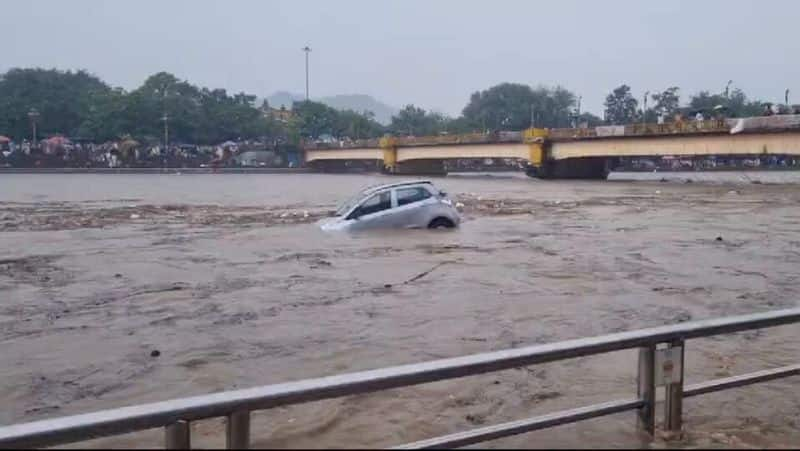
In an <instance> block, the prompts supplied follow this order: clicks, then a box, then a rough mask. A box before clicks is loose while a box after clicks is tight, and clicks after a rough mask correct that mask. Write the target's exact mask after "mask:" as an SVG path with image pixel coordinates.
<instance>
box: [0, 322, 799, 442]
mask: <svg viewBox="0 0 800 451" xmlns="http://www.w3.org/2000/svg"><path fill="white" fill-rule="evenodd" d="M799 321H800V308H795V309H789V310H780V311H774V312H767V313H757V314H751V315H744V316H736V317H731V318H721V319H709V320H702V321H695V322H688V323H683V324H677V325H670V326H662V327H655V328H651V329H643V330H636V331H630V332H622V333H615V334H611V335H603V336H599V337H592V338H581V339H577V340H569V341H562V342H559V343H551V344H545V345H537V346H530V347H525V348H519V349H511V350H505V351H496V352H489V353H484V354H475V355H470V356H465V357H457V358H450V359H443V360H436V361H431V362H425V363H419V364H413V365H402V366H396V367H391V368H384V369H378V370H371V371H363V372H358V373H350V374H343V375H339V376H330V377H322V378H318V379H308V380H303V381H298V382H289V383H283V384H276V385H267V386H264V387H258V388H251V389H245V390H236V391H228V392H222V393H216V394H211V395H204V396H196V397H191V398H183V399H175V400H171V401H163V402H157V403H152V404H142V405H138V406H132V407H124V408H120V409H112V410H104V411H100V412H95V413H89V414H84V415H75V416H69V417H63V418H56V419H51V420H43V421H37V422H32V423H25V424H18V425H13V426H4V427H0V448H12V447H13V448H33V447H44V446H52V445H61V444H67V443H73V442H79V441H85V440H90V439H93V438H98V437H104V436H113V435H120V434H125V433H130V432H134V431H140V430H145V429H152V428H159V427H163V428H164V429H165V446H166V447H167V448H189V447H190V446H191V437H190V428H189V423H190V422H191V421H196V420H202V419H208V418H215V417H226V418H227V426H226V431H227V445H228V447H229V448H246V447H248V445H249V444H250V413H251V412H253V411H256V410H264V409H271V408H274V407H278V406H285V405H290V404H299V403H304V402H309V401H318V400H322V399H329V398H338V397H342V396H348V395H356V394H362V393H368V392H376V391H380V390H386V389H391V388H398V387H408V386H412V385H417V384H424V383H429V382H434V381H441V380H447V379H455V378H460V377H465V376H473V375H478V374H484V373H490V372H495V371H501V370H506V369H511V368H517V367H522V366H528V365H535V364H541V363H545V362H554V361H558V360H565V359H573V358H576V357H582V356H589V355H595V354H603V353H608V352H612V351H620V350H624V349H633V348H639V362H638V378H637V379H638V389H637V393H636V396H632V397H631V398H630V399H622V400H616V401H609V402H605V403H602V404H595V405H591V406H586V407H581V408H577V409H572V410H567V411H561V412H556V413H552V414H548V415H544V416H537V417H533V418H528V419H525V420H519V421H512V422H508V423H503V424H498V425H494V426H488V427H482V428H478V429H473V430H469V431H464V432H458V433H454V434H451V435H446V436H442V437H437V438H432V439H429V440H423V441H420V442H415V443H410V444H407V445H403V446H401V447H399V448H403V449H417V448H450V447H459V446H465V445H469V444H473V443H479V442H484V441H488V440H494V439H498V438H501V437H507V436H510V435H515V434H521V433H524V432H529V431H534V430H538V429H544V428H548V427H553V426H558V425H562V424H567V423H574V422H577V421H581V420H586V419H589V418H596V417H600V416H605V415H611V414H615V413H619V412H624V411H630V410H636V411H638V425H639V427H641V428H642V429H643V430H645V431H647V432H649V433H650V434H652V433H653V432H654V429H655V399H656V386H657V385H664V386H665V390H666V397H665V403H664V405H665V412H664V414H665V419H664V427H665V429H667V430H670V431H680V430H681V417H682V411H683V398H685V397H689V396H698V395H703V394H706V393H711V392H716V391H720V390H726V389H729V388H735V387H741V386H745V385H750V384H755V383H758V382H765V381H770V380H774V379H779V378H783V377H788V376H794V375H798V374H800V365H791V366H786V367H782V368H775V369H769V370H764V371H759V372H755V373H750V374H745V375H740V376H735V377H729V378H724V379H716V380H712V381H708V382H703V383H700V384H697V385H692V386H688V387H684V386H683V372H684V371H683V370H684V365H683V357H684V345H685V342H686V340H689V339H693V338H702V337H710V336H714V335H722V334H730V333H734V332H741V331H746V330H753V329H762V328H767V327H774V326H780V325H786V324H793V323H797V322H799ZM344 445H346V444H344Z"/></svg>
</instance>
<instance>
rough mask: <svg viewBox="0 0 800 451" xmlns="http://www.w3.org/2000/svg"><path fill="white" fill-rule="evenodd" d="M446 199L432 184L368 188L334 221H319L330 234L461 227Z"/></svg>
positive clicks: (348, 203) (398, 184) (411, 183)
mask: <svg viewBox="0 0 800 451" xmlns="http://www.w3.org/2000/svg"><path fill="white" fill-rule="evenodd" d="M446 196H447V194H446V193H444V192H442V191H439V190H438V189H436V187H434V186H433V183H431V182H430V181H415V182H402V183H393V184H390V185H381V186H376V187H372V188H367V189H365V190H363V191H361V192H360V193H358V194H357V195H356V196H354V197H352V198H351V199H350V200H348V201H347V202H345V203H344V204H342V206H341V207H339V209H338V210H336V214H335V216H334V217H332V218H326V219H323V220H322V221H320V227H321V228H322V230H328V231H334V230H336V231H338V230H346V231H357V230H365V229H381V228H406V229H422V228H430V229H438V228H453V227H458V225H459V224H460V223H461V217H460V216H459V214H458V210H456V208H455V207H454V206H453V202H452V201H450V199H447V197H446Z"/></svg>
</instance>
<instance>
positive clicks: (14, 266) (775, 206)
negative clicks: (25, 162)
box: [0, 173, 800, 448]
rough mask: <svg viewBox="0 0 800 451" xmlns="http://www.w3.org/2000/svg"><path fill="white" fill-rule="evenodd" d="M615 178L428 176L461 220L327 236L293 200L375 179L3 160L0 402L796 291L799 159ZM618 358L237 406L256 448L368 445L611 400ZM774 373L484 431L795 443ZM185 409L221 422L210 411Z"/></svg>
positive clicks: (27, 405) (700, 358)
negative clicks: (562, 420) (789, 165)
mask: <svg viewBox="0 0 800 451" xmlns="http://www.w3.org/2000/svg"><path fill="white" fill-rule="evenodd" d="M630 177H632V178H637V179H639V180H638V181H611V182H569V181H554V182H541V181H535V180H531V179H528V178H526V177H524V176H518V175H502V176H494V177H486V176H480V175H478V176H455V177H453V176H448V177H445V178H439V179H436V180H435V181H436V183H437V184H438V185H439V186H441V187H443V188H444V189H445V190H446V191H448V192H449V193H450V196H451V197H454V198H456V199H457V200H459V201H460V202H461V203H463V204H464V206H463V207H462V208H463V210H464V215H465V221H464V223H463V226H462V227H461V228H460V229H458V230H455V231H449V232H442V233H438V232H429V231H411V232H373V233H366V234H358V235H343V234H325V233H323V232H321V231H319V230H318V229H317V227H316V226H315V224H314V221H316V220H317V219H318V218H320V217H323V216H325V215H326V214H327V213H328V212H329V211H330V210H331V209H333V208H334V207H335V205H336V203H337V202H338V201H340V200H342V199H344V198H346V197H348V196H349V195H351V194H352V193H353V192H354V191H356V190H357V189H359V188H360V187H363V186H365V185H369V184H374V183H383V182H388V181H396V179H394V178H386V177H382V176H367V175H318V174H302V175H267V174H260V175H240V174H236V175H232V174H217V175H86V174H84V175H77V174H76V175H56V174H46V175H22V174H20V175H2V176H0V204H1V206H2V211H0V348H1V349H2V357H1V358H0V400H2V403H1V405H2V407H0V424H12V423H18V422H25V421H33V420H38V419H44V418H53V417H58V416H63V415H69V414H77V413H85V412H90V411H95V410H98V409H105V408H113V407H121V406H125V405H131V404H136V403H143V402H152V401H159V400H165V399H171V398H177V397H182V396H188V395H198V394H205V393H211V392H217V391H221V390H230V389H236V388H246V387H253V386H258V385H264V384H272V383H279V382H286V381H292V380H298V379H303V378H309V377H317V376H324V375H333V374H339V373H344V372H351V371H358V370H365V369H373V368H380V367H385V366H389V365H397V364H405V363H413V362H420V361H427V360H432V359H438V358H445V357H454V356H460V355H465V354H470V353H476V352H483V351H491V350H499V349H507V348H514V347H519V346H524V345H531V344H537V343H548V342H554V341H559V340H565V339H570V338H578V337H587V336H594V335H600V334H605V333H611V332H618V331H624V330H631V329H637V328H642V327H648V326H657V325H663V324H674V323H678V322H683V321H688V320H693V319H702V318H715V317H721V316H727V315H735V314H742V313H749V312H761V311H768V310H774V309H780V308H787V307H792V306H796V305H797V300H798V299H799V297H798V293H799V292H800V280H799V273H800V234H799V233H798V232H800V226H799V225H798V221H799V220H800V208H798V207H800V185H798V184H797V182H800V174H793V173H777V174H776V173H764V174H762V175H759V174H758V173H755V175H754V173H750V174H745V175H742V174H736V173H727V174H719V175H718V174H688V175H681V174H671V175H670V176H669V178H670V179H672V180H673V181H670V182H666V183H660V182H658V180H652V179H653V178H654V177H657V178H660V177H661V176H660V175H659V176H654V175H646V174H645V175H642V174H634V175H633V176H630ZM687 177H693V178H695V179H697V180H698V181H699V182H695V183H683V181H682V180H684V179H685V178H687ZM615 178H619V176H615ZM647 178H650V179H651V180H649V181H648V180H644V179H647ZM755 179H759V180H760V179H763V180H764V182H766V183H765V184H753V183H752V181H753V180H755ZM700 182H702V183H700ZM771 182H780V184H771ZM717 237H722V241H717V239H716V238H717ZM797 330H798V329H797V327H796V326H787V327H781V328H776V329H771V330H765V331H758V332H749V333H740V334H736V335H731V336H723V337H717V338H714V339H705V340H694V341H690V342H689V344H688V347H687V363H686V364H687V379H688V382H690V383H691V382H697V381H702V380H706V379H710V378H716V377H724V376H729V375H735V374H742V373H745V372H748V371H753V370H757V369H764V368H769V367H775V366H779V365H785V364H792V363H797V362H798V361H800V351H799V350H798V344H799V342H800V339H798V338H797V337H798V334H797ZM154 350H158V351H159V354H160V355H158V356H157V357H153V356H151V354H152V352H153V351H154ZM634 354H635V353H634V352H633V351H631V352H618V353H612V354H607V355H603V356H595V357H589V358H582V359H575V360H570V361H564V362H559V363H554V364H547V365H539V366H534V367H528V368H521V369H517V370H509V371H503V372H500V373H496V374H489V375H484V376H479V377H470V378H465V379H460V380H455V381H447V382H439V383H434V384H427V385H422V386H417V387H412V388H407V389H397V390H391V391H387V392H383V393H377V394H371V395H361V396H353V397H347V398H342V399H337V400H329V401H324V402H316V403H310V404H305V405H300V406H292V407H288V408H279V409H274V410H271V411H265V412H260V413H257V414H255V415H254V425H253V436H254V444H255V445H258V446H278V447H335V446H340V447H343V446H353V447H367V446H388V445H393V444H399V443H402V442H406V441H413V440H419V439H423V438H428V437H432V436H434V435H438V434H444V433H451V432H455V431H458V430H463V429H468V428H474V427H478V426H481V425H489V424H495V423H500V422H504V421H510V420H514V419H522V418H525V417H529V416H532V415H536V414H543V413H549V412H553V411H556V410H561V409H566V408H571V407H579V406H583V405H587V404H590V403H594V402H602V401H607V400H612V399H618V398H627V397H630V396H632V395H633V394H634V393H635V355H634ZM797 383H798V380H797V379H787V380H783V381H778V382H771V383H768V384H761V385H757V386H754V387H750V388H745V389H738V390H732V391H726V392H722V393H718V394H713V395H707V396H703V397H699V398H694V399H691V400H687V401H686V428H687V431H688V434H687V436H686V438H684V439H683V440H682V441H680V442H676V443H663V442H661V441H657V442H655V443H654V444H649V442H648V441H647V440H646V439H645V438H644V437H642V436H640V435H639V434H638V433H637V432H636V428H635V420H634V414H633V413H627V414H620V415H615V416H611V417H606V418H601V419H595V420H591V421H587V422H583V423H578V424H575V425H570V426H564V427H559V428H554V429H550V430H544V431H539V432H535V433H530V434H524V435H520V436H516V437H512V438H507V439H503V440H498V441H495V442H490V443H488V444H487V445H488V446H491V447H500V446H505V447H542V448H567V447H638V446H654V447H666V446H670V447H684V448H692V447H698V446H712V447H714V446H717V447H729V446H734V447H748V446H788V445H792V444H794V445H796V444H797V443H800V425H798V423H797V418H798V417H800V415H799V414H800V391H798V390H797V387H798V385H797ZM659 414H660V412H659ZM194 428H195V435H194V437H193V440H194V443H195V444H197V445H200V446H220V445H222V444H223V441H222V440H223V435H224V434H223V433H222V431H224V427H223V425H222V423H221V422H220V421H217V420H214V421H206V422H198V423H196V424H195V425H194ZM162 440H163V436H162V434H161V432H160V431H145V432H142V433H137V434H130V435H126V436H121V437H114V438H106V439H101V440H95V441H91V442H87V443H84V444H83V445H84V446H85V445H88V446H96V447H100V446H112V447H123V446H125V447H130V446H133V447H147V446H158V445H160V444H161V443H162Z"/></svg>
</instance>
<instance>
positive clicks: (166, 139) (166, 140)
mask: <svg viewBox="0 0 800 451" xmlns="http://www.w3.org/2000/svg"><path fill="white" fill-rule="evenodd" d="M161 120H162V121H164V152H168V151H169V125H168V122H169V116H168V115H167V113H166V112H165V113H164V116H163V117H162V118H161Z"/></svg>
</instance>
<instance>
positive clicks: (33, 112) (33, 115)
mask: <svg viewBox="0 0 800 451" xmlns="http://www.w3.org/2000/svg"><path fill="white" fill-rule="evenodd" d="M28 118H29V119H30V120H31V127H32V128H33V130H32V131H33V148H34V149H35V148H36V121H38V120H39V112H38V111H36V108H31V110H30V111H28Z"/></svg>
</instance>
